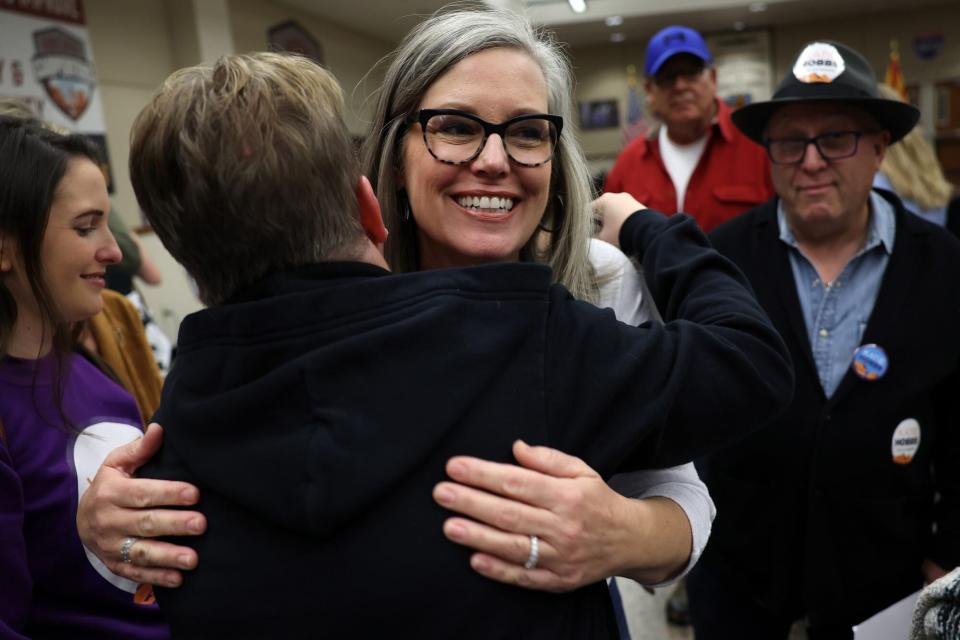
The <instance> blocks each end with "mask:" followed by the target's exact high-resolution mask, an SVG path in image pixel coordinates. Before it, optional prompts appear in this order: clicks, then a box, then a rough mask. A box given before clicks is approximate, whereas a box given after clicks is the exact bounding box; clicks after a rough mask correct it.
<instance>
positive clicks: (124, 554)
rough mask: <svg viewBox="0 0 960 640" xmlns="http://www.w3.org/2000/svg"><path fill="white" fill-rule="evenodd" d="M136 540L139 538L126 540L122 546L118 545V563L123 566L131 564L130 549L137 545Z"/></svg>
mask: <svg viewBox="0 0 960 640" xmlns="http://www.w3.org/2000/svg"><path fill="white" fill-rule="evenodd" d="M138 540H140V538H134V537H130V538H126V539H124V541H123V544H121V545H120V561H121V562H123V564H133V560H131V559H130V548H131V547H132V546H133V545H135V544H137V541H138Z"/></svg>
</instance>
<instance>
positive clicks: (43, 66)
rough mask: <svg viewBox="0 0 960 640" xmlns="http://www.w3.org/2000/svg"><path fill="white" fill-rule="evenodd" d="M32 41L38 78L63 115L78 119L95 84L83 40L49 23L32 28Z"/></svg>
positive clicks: (91, 65)
mask: <svg viewBox="0 0 960 640" xmlns="http://www.w3.org/2000/svg"><path fill="white" fill-rule="evenodd" d="M33 44H34V50H35V53H34V56H33V71H34V73H35V74H36V76H37V80H38V81H39V82H40V84H41V85H43V88H44V90H45V91H46V92H47V96H48V97H49V98H50V100H51V101H52V102H53V104H54V105H56V107H57V108H58V109H59V110H60V111H61V112H63V114H64V115H66V116H67V117H68V118H70V119H71V120H74V121H76V120H79V119H80V116H82V115H83V113H84V112H85V111H86V110H87V107H88V106H90V102H91V101H92V100H93V91H94V89H95V88H96V86H97V80H96V77H95V75H94V71H93V63H92V62H90V60H88V59H87V51H86V47H84V44H83V41H82V40H81V39H80V38H78V37H76V36H74V35H73V34H71V33H70V32H68V31H66V30H64V29H61V28H60V27H51V28H49V29H41V30H39V31H34V32H33Z"/></svg>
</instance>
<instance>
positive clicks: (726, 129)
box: [643, 98, 736, 156]
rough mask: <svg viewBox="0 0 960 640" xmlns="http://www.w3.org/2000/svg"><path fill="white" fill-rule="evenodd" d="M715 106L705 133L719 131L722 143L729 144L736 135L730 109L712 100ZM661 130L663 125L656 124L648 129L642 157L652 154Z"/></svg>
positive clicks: (717, 100)
mask: <svg viewBox="0 0 960 640" xmlns="http://www.w3.org/2000/svg"><path fill="white" fill-rule="evenodd" d="M714 100H715V101H716V105H717V112H716V113H715V114H714V116H713V122H711V123H710V128H708V129H707V133H709V132H710V129H718V130H719V131H720V137H722V138H723V140H724V142H730V141H731V140H732V139H733V136H734V135H735V134H736V127H734V126H733V120H732V119H731V118H730V107H728V106H727V104H726V103H725V102H724V101H723V100H721V99H720V98H714ZM662 128H663V123H662V122H661V123H659V124H657V126H655V127H653V128H651V129H650V132H649V133H647V143H648V144H646V145H645V146H644V149H643V155H644V156H646V155H649V154H651V153H653V144H654V143H655V144H657V145H659V144H660V130H661V129H662Z"/></svg>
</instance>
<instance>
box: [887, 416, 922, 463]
mask: <svg viewBox="0 0 960 640" xmlns="http://www.w3.org/2000/svg"><path fill="white" fill-rule="evenodd" d="M919 448H920V423H919V422H917V421H916V420H915V419H913V418H907V419H906V420H904V421H903V422H901V423H900V424H898V425H897V428H896V429H894V430H893V441H892V442H891V443H890V452H891V453H892V454H893V461H894V462H896V463H897V464H910V462H911V461H912V460H913V456H915V455H917V449H919Z"/></svg>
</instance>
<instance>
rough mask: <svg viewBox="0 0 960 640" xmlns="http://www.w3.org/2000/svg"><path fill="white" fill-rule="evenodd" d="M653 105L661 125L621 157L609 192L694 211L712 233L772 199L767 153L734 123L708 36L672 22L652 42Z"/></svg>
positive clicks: (661, 207)
mask: <svg viewBox="0 0 960 640" xmlns="http://www.w3.org/2000/svg"><path fill="white" fill-rule="evenodd" d="M644 71H645V74H646V77H647V79H646V83H645V85H644V89H645V91H646V94H647V104H648V105H649V107H650V110H651V112H653V114H654V115H655V116H656V117H657V119H659V120H660V121H661V122H662V123H663V126H660V127H657V128H656V129H654V131H653V132H652V133H651V135H650V136H649V137H644V136H641V137H638V138H637V139H636V140H634V141H633V142H631V143H630V144H629V145H627V147H626V148H625V149H624V150H623V152H622V153H621V154H620V157H619V158H617V162H616V164H615V165H614V166H613V169H611V171H610V175H609V176H607V180H606V184H605V185H604V189H605V190H606V191H610V192H618V191H625V192H627V193H630V194H631V195H633V196H634V197H635V198H637V199H638V200H639V201H640V202H643V203H644V204H646V205H647V206H649V207H651V208H654V209H657V210H658V211H663V212H666V213H676V212H677V211H683V212H685V213H689V214H690V215H692V216H693V217H694V218H696V220H697V222H698V223H699V224H700V227H701V228H702V229H704V230H705V231H710V230H711V229H713V228H714V227H716V226H717V225H718V224H720V223H722V222H724V221H725V220H728V219H730V218H731V217H733V216H735V215H739V214H741V213H743V212H744V211H746V210H747V209H749V208H750V207H753V206H755V205H758V204H760V203H761V202H765V201H766V200H767V199H768V198H770V196H772V195H773V185H772V184H771V183H770V172H769V170H768V169H767V159H766V156H765V155H764V153H763V148H762V147H760V146H758V145H756V144H754V143H753V142H751V141H750V140H748V139H747V138H746V137H744V136H743V135H742V134H741V133H740V132H739V131H737V129H736V127H734V126H733V123H732V122H731V121H730V108H729V107H728V106H727V105H726V104H724V102H723V101H722V100H720V99H718V98H717V69H716V67H714V66H713V56H711V55H710V49H709V48H708V47H707V43H706V42H705V41H704V39H703V37H702V36H701V35H700V34H699V33H697V32H696V31H694V30H693V29H691V28H690V27H683V26H679V25H673V26H670V27H667V28H665V29H662V30H661V31H659V32H658V33H657V34H656V35H654V36H653V37H652V38H651V39H650V42H649V43H648V44H647V59H646V64H645V65H644Z"/></svg>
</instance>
